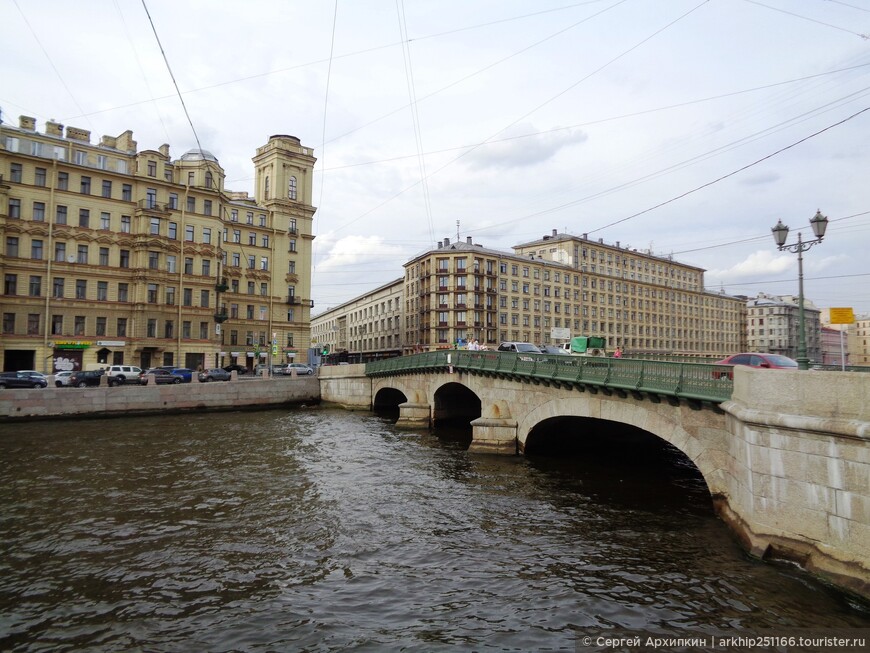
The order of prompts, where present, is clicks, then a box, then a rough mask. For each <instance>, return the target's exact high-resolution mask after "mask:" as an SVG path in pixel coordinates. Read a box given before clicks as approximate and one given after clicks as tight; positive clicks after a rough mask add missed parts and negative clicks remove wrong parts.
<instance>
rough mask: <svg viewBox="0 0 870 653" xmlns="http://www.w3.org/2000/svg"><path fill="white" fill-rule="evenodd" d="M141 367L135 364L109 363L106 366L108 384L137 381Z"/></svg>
mask: <svg viewBox="0 0 870 653" xmlns="http://www.w3.org/2000/svg"><path fill="white" fill-rule="evenodd" d="M140 374H142V368H141V367H136V366H135V365H110V366H109V367H107V368H106V376H108V377H109V385H121V384H122V383H139V375H140Z"/></svg>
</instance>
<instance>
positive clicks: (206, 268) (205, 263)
mask: <svg viewBox="0 0 870 653" xmlns="http://www.w3.org/2000/svg"><path fill="white" fill-rule="evenodd" d="M210 275H211V259H207V258H204V259H202V276H204V277H207V276H210Z"/></svg>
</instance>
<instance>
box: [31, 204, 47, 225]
mask: <svg viewBox="0 0 870 653" xmlns="http://www.w3.org/2000/svg"><path fill="white" fill-rule="evenodd" d="M33 220H34V221H35V222H45V202H34V203H33Z"/></svg>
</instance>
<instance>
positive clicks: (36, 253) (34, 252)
mask: <svg viewBox="0 0 870 653" xmlns="http://www.w3.org/2000/svg"><path fill="white" fill-rule="evenodd" d="M30 258H31V259H33V260H34V261H41V260H42V241H41V240H31V241H30Z"/></svg>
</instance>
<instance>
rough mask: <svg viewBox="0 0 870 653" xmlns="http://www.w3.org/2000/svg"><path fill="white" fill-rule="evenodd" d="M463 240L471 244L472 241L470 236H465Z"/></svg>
mask: <svg viewBox="0 0 870 653" xmlns="http://www.w3.org/2000/svg"><path fill="white" fill-rule="evenodd" d="M465 242H466V243H468V244H469V245H472V244H473V243H472V242H471V236H466V237H465Z"/></svg>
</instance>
